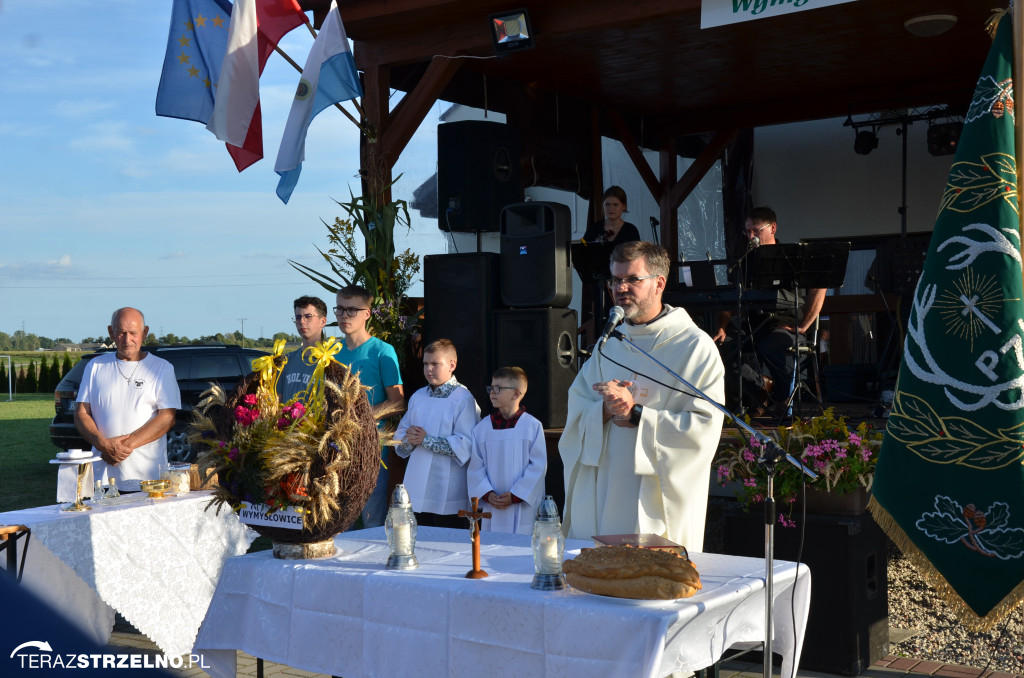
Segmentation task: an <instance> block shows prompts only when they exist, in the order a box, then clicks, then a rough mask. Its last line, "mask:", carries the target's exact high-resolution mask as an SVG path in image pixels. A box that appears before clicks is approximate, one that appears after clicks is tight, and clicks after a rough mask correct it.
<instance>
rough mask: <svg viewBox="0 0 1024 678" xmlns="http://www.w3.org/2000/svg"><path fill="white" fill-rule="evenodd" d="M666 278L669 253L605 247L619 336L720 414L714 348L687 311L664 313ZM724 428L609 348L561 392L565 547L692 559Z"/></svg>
mask: <svg viewBox="0 0 1024 678" xmlns="http://www.w3.org/2000/svg"><path fill="white" fill-rule="evenodd" d="M668 271H669V259H668V253H667V252H666V251H665V249H664V248H662V247H661V246H659V245H655V244H653V243H648V242H630V243H624V244H622V245H620V246H618V247H616V248H615V250H614V251H613V252H612V255H611V275H612V279H611V285H610V286H611V293H612V296H613V298H614V300H615V304H616V305H617V306H620V307H622V309H623V310H624V311H625V320H626V322H625V323H624V324H623V325H621V326H620V328H619V330H620V331H621V332H622V333H623V335H625V336H627V337H628V338H629V339H630V341H632V342H634V343H635V344H637V345H638V346H639V347H641V348H642V349H643V350H645V351H647V352H648V353H650V354H651V355H653V356H654V357H655V358H657V359H658V360H659V361H661V362H662V363H664V364H665V365H667V366H668V367H669V368H671V369H672V370H673V371H675V372H676V373H677V374H679V375H680V376H681V377H683V378H684V379H686V380H687V381H688V382H690V383H691V384H693V385H694V386H696V387H697V388H699V389H700V390H701V391H703V392H704V393H705V394H706V395H707V396H708V397H709V398H711V399H713V400H715V401H716V402H719V403H721V402H722V401H723V399H724V397H725V387H724V379H723V378H724V374H725V370H724V368H723V366H722V361H721V358H720V357H719V353H718V349H717V347H716V346H715V343H714V341H712V339H711V337H710V336H709V335H708V334H707V333H706V332H704V331H703V330H701V329H700V328H699V327H697V326H696V325H695V324H694V323H693V321H692V320H691V319H690V316H689V314H688V313H687V312H686V311H685V310H683V309H681V308H672V307H671V306H666V305H664V304H662V301H661V296H662V293H663V292H664V290H665V284H666V278H667V276H668ZM613 360H614V361H615V362H617V363H621V364H622V365H624V367H622V366H620V365H616V364H615V362H612V361H613ZM655 380H657V381H655ZM657 382H661V383H660V384H659V383H657ZM722 420H723V415H722V413H721V411H719V410H718V409H717V408H715V407H714V406H713V405H711V404H709V403H708V402H706V401H704V400H703V399H701V398H700V397H699V396H697V395H695V394H691V393H689V392H688V389H686V388H685V387H684V386H683V385H682V384H679V383H677V381H676V379H675V378H674V377H672V375H670V374H668V373H667V372H665V371H664V370H663V369H662V368H661V367H659V366H658V365H657V364H655V363H654V362H652V361H651V360H650V359H649V358H647V357H646V356H644V355H642V354H641V353H639V352H638V351H637V350H635V349H634V348H632V347H631V346H629V345H628V344H626V343H624V342H621V341H618V340H616V339H614V338H613V339H610V340H608V341H607V342H606V343H605V344H604V345H603V347H601V348H600V350H599V351H595V353H594V355H593V357H592V358H590V359H589V360H588V361H587V362H586V363H585V364H584V365H583V368H582V370H581V371H580V373H579V374H578V375H577V376H576V379H575V381H574V382H573V385H572V388H571V389H570V391H569V414H568V418H567V421H566V424H565V430H564V432H563V433H562V437H561V440H560V441H559V444H558V449H559V452H560V453H561V456H562V462H563V464H564V467H565V509H564V516H563V521H562V528H563V531H564V532H565V533H566V536H567V537H569V538H575V539H590V538H591V537H592V536H594V535H598V534H631V533H654V534H658V535H661V536H663V537H665V538H667V539H671V540H672V541H674V542H676V543H679V544H682V545H683V546H685V547H686V548H687V549H690V550H695V551H700V550H702V549H703V545H704V521H705V516H706V512H707V499H708V485H709V479H710V469H711V461H712V459H713V458H714V455H715V451H716V449H717V447H718V441H719V438H720V435H721V430H722Z"/></svg>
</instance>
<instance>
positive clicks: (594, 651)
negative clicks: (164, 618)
mask: <svg viewBox="0 0 1024 678" xmlns="http://www.w3.org/2000/svg"><path fill="white" fill-rule="evenodd" d="M468 534H469V533H468V531H461V530H445V529H439V528H424V527H421V528H419V538H418V540H417V549H416V554H417V557H418V558H419V561H420V564H421V566H420V568H419V569H418V570H412V571H402V572H400V571H391V570H385V569H384V563H385V562H386V560H387V556H388V551H387V545H386V541H385V539H384V531H383V528H375V529H371V530H361V531H358V532H352V533H347V534H342V535H340V536H339V537H338V539H337V540H336V543H337V545H338V548H339V551H340V553H339V555H338V556H336V557H334V558H329V559H324V560H291V561H287V560H275V559H274V558H273V557H271V555H270V554H269V553H254V554H250V555H246V556H242V557H239V558H232V559H230V560H228V561H227V562H226V563H225V564H224V571H223V574H222V575H221V580H220V583H219V584H218V585H217V591H216V593H215V594H214V597H213V601H212V602H211V603H210V609H209V612H208V613H207V616H206V620H205V621H204V622H203V626H202V628H201V629H200V631H199V637H198V638H197V640H196V645H195V648H194V652H197V653H202V654H203V656H204V661H205V662H206V663H207V664H208V665H210V666H211V668H210V673H211V675H213V676H215V677H218V678H221V677H222V678H228V677H230V676H234V675H235V652H234V650H236V649H240V650H244V651H245V652H248V653H250V654H252V655H255V656H257V657H261V658H264V659H269V660H271V661H275V662H280V663H284V664H287V665H289V666H292V667H295V668H300V669H305V670H307V671H314V672H319V673H328V674H333V675H338V676H345V678H362V677H366V678H369V677H371V676H375V677H387V678H391V677H393V676H402V677H403V678H415V677H422V678H443V677H445V676H449V677H456V676H458V677H464V676H465V677H473V678H475V677H477V676H481V675H486V676H488V678H492V677H495V678H501V677H503V676H508V677H509V678H530V677H532V676H538V677H552V676H558V677H565V678H571V677H579V678H595V677H596V676H623V677H624V678H626V677H628V678H637V677H638V676H646V677H649V678H662V677H663V676H666V675H668V674H670V673H672V672H673V671H676V670H686V671H693V670H697V669H701V668H704V667H707V666H710V665H711V664H712V663H714V662H715V661H716V660H717V659H719V658H720V657H721V655H722V653H723V652H724V651H725V650H726V649H727V648H729V647H730V646H732V645H734V644H737V643H744V642H756V641H759V640H761V639H762V638H763V637H764V562H763V561H762V560H759V559H753V558H739V557H735V556H723V555H718V554H711V553H692V554H691V558H692V560H693V562H694V564H695V565H696V567H697V569H698V571H699V572H700V576H701V581H702V583H703V586H704V588H703V590H702V591H701V592H699V593H698V594H697V595H696V596H694V597H692V598H688V599H685V600H679V601H627V600H619V599H613V598H603V597H599V596H593V595H590V594H586V593H582V592H580V591H577V590H575V589H572V588H567V589H565V590H563V591H552V592H543V591H535V590H533V589H531V588H530V581H531V580H532V577H533V560H532V556H531V550H530V542H529V538H528V537H526V536H521V535H510V534H497V533H484V534H483V546H482V548H481V566H482V567H483V569H484V570H486V571H487V572H488V573H489V574H490V576H489V577H488V578H486V579H482V580H470V579H466V578H465V574H466V572H467V571H468V570H469V569H470V567H471V556H470V544H469V540H468ZM587 546H592V544H590V543H589V542H583V541H569V542H568V543H567V547H566V548H567V550H566V553H567V555H572V554H574V553H578V552H579V549H580V548H581V547H587ZM774 571H775V577H774V598H775V600H774V607H773V609H774V610H775V613H774V626H775V634H774V636H775V637H774V641H773V643H772V649H773V650H774V651H776V652H778V653H780V654H782V655H783V659H784V663H783V667H782V676H783V678H792V676H794V675H795V670H794V669H795V667H796V665H797V664H798V663H799V658H800V648H801V644H802V642H803V634H804V627H805V625H806V622H807V610H808V606H809V604H810V572H809V571H808V569H807V567H806V566H801V567H800V570H799V579H797V576H796V574H797V570H796V564H795V563H789V562H776V563H775V569H774ZM794 594H795V595H794ZM791 605H792V608H791ZM794 617H795V622H796V624H795V626H794V623H793V621H794Z"/></svg>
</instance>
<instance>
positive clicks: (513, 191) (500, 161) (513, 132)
mask: <svg viewBox="0 0 1024 678" xmlns="http://www.w3.org/2000/svg"><path fill="white" fill-rule="evenodd" d="M522 146H523V142H522V134H521V132H520V131H519V128H518V127H513V126H510V125H503V124H501V123H497V122H486V121H482V120H463V121H461V122H449V123H445V124H443V125H438V126H437V225H438V226H439V227H440V228H441V230H442V231H462V232H476V231H497V230H498V222H499V219H500V217H501V208H502V207H504V206H505V205H508V204H511V203H514V202H520V201H521V200H522V199H523V180H522V173H521V170H520V168H519V160H520V156H521V155H522Z"/></svg>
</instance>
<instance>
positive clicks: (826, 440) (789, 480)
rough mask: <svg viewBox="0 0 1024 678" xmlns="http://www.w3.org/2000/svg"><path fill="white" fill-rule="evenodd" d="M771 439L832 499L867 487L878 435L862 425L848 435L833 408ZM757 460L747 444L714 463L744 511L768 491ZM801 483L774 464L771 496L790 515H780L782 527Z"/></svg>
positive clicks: (724, 451) (755, 446) (725, 450)
mask: <svg viewBox="0 0 1024 678" xmlns="http://www.w3.org/2000/svg"><path fill="white" fill-rule="evenodd" d="M772 437H773V438H774V439H775V441H776V442H777V443H778V444H779V446H780V447H782V449H783V450H784V451H785V452H786V453H787V454H791V455H793V456H794V457H797V458H798V459H800V460H801V461H802V462H803V463H804V464H805V465H806V466H807V467H808V468H810V469H811V470H812V471H814V472H816V473H818V474H819V478H818V480H817V481H816V483H815V484H814V485H813V486H814V487H816V488H818V489H821V490H825V491H826V492H829V493H831V494H836V495H844V494H849V493H851V492H854V491H856V490H857V489H858V488H861V487H863V488H866V489H868V490H870V489H871V484H872V482H873V481H874V478H875V466H876V465H877V464H878V450H879V448H880V447H881V444H882V434H881V433H880V432H878V431H875V430H874V429H872V428H871V427H870V426H868V424H867V422H862V423H861V424H860V425H859V426H858V427H857V428H856V429H854V430H853V431H851V430H850V429H849V427H848V426H847V425H846V420H845V419H844V418H843V417H836V416H835V412H834V410H833V409H832V408H828V409H827V410H825V412H824V414H822V416H820V417H813V418H812V419H808V420H806V421H797V422H796V423H794V424H793V426H791V427H789V428H779V429H778V431H776V432H775V433H774V434H773V436H772ZM760 456H761V445H760V443H758V442H757V441H750V443H749V444H742V445H726V446H724V447H722V448H721V449H720V450H719V451H718V455H717V456H716V457H715V461H714V467H715V472H716V475H717V478H718V483H719V484H720V485H722V486H728V485H731V484H733V483H739V485H738V486H737V497H736V498H737V500H738V501H739V502H740V504H741V505H742V506H743V507H744V508H747V509H749V508H750V506H751V505H752V504H756V503H759V502H761V501H763V500H764V498H765V494H766V493H767V489H768V487H767V476H766V473H765V470H764V469H762V468H761V467H760V466H759V465H758V463H757V460H758V458H759V457H760ZM802 483H803V477H802V474H801V473H800V472H799V471H798V470H797V469H795V468H793V467H792V466H790V465H789V464H786V463H780V464H779V465H778V466H777V468H776V473H775V498H776V501H777V502H778V503H779V504H780V505H781V506H782V507H789V511H785V512H783V511H780V513H779V522H780V523H781V524H782V525H786V526H789V525H791V524H792V521H791V520H789V519H788V518H787V516H786V515H783V513H786V514H789V513H791V512H792V507H793V504H794V503H795V502H796V500H797V497H798V496H799V494H800V488H801V485H802Z"/></svg>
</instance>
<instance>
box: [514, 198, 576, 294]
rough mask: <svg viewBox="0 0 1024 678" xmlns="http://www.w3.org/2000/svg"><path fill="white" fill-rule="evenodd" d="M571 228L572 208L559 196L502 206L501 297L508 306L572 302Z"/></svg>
mask: <svg viewBox="0 0 1024 678" xmlns="http://www.w3.org/2000/svg"><path fill="white" fill-rule="evenodd" d="M571 233H572V216H571V213H570V212H569V208H568V207H566V206H565V205H561V204H559V203H557V202H524V203H519V204H517V205H508V206H507V207H505V209H503V210H502V211H501V270H502V278H501V300H502V301H504V302H505V304H506V305H507V306H512V307H516V308H529V307H536V306H553V307H558V308H565V307H566V306H568V305H569V302H570V301H571V300H572V274H571V266H570V263H569V238H570V237H571Z"/></svg>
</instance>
